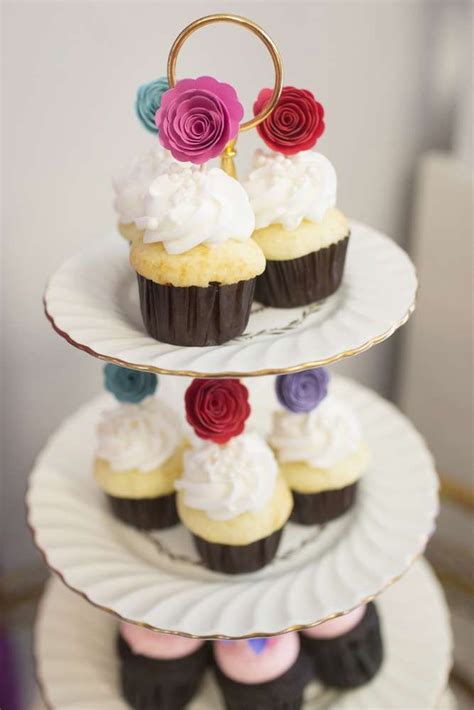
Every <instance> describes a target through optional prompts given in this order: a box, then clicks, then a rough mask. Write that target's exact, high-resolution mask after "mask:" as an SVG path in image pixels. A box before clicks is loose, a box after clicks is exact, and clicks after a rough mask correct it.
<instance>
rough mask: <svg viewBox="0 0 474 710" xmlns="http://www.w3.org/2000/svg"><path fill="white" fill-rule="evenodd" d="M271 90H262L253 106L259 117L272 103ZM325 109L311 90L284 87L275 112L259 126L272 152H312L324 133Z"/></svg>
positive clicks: (263, 138) (289, 153)
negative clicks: (311, 149) (310, 150)
mask: <svg viewBox="0 0 474 710" xmlns="http://www.w3.org/2000/svg"><path fill="white" fill-rule="evenodd" d="M271 96H272V90H271V89H262V90H261V92H260V93H259V95H258V96H257V100H256V101H255V103H254V105H253V111H254V114H255V115H257V114H258V113H260V111H262V110H263V109H264V108H265V106H266V105H267V104H268V103H269V102H270V98H271ZM323 119H324V109H323V107H322V106H321V104H320V103H319V102H318V101H316V99H315V98H314V96H313V94H312V93H311V91H307V90H306V89H295V87H294V86H284V87H283V90H282V92H281V96H280V98H279V100H278V103H277V105H276V106H275V108H274V109H273V111H272V113H271V114H270V115H269V116H268V117H267V118H266V119H265V120H264V121H262V123H260V124H259V125H258V126H257V131H258V133H259V135H260V137H261V138H262V140H264V141H265V143H266V144H267V145H268V147H269V148H271V150H276V151H278V152H279V153H284V154H285V155H294V154H295V153H299V152H300V151H302V150H309V149H310V148H313V147H314V146H315V145H316V141H317V140H318V138H320V137H321V135H322V134H323V131H324V128H325V126H324V120H323Z"/></svg>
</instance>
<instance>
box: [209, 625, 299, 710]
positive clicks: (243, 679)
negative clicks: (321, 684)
mask: <svg viewBox="0 0 474 710" xmlns="http://www.w3.org/2000/svg"><path fill="white" fill-rule="evenodd" d="M214 659H215V665H216V675H217V681H218V684H219V687H220V689H221V691H222V693H223V696H224V701H225V707H226V708H227V710H248V709H249V708H252V710H257V709H258V710H267V708H268V710H298V709H299V708H301V706H302V703H303V692H304V689H305V687H306V685H307V684H308V683H309V682H310V681H311V680H312V677H313V674H312V669H311V662H310V660H309V658H308V657H307V656H306V655H305V654H304V653H303V652H302V651H301V647H300V640H299V637H298V634H297V633H288V634H283V635H281V636H274V637H272V638H268V639H267V638H255V639H248V640H244V639H242V640H236V641H216V642H215V643H214Z"/></svg>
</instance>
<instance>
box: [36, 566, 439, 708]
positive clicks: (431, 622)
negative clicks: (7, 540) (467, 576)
mask: <svg viewBox="0 0 474 710" xmlns="http://www.w3.org/2000/svg"><path fill="white" fill-rule="evenodd" d="M377 605H378V609H379V613H380V618H381V623H382V632H383V637H384V645H385V660H384V663H383V665H382V668H381V670H380V672H379V673H378V675H377V676H376V677H375V678H374V680H373V681H372V682H371V683H369V684H368V685H366V686H364V687H363V688H360V689H357V690H353V691H350V692H347V693H338V692H336V691H332V690H326V689H324V688H323V687H322V686H320V685H317V684H316V683H313V684H312V685H311V686H309V687H308V688H307V691H306V695H305V700H306V702H305V704H304V708H305V710H317V709H319V710H323V709H324V710H329V708H331V709H333V710H343V709H344V710H357V709H358V708H360V709H361V710H362V708H366V709H367V710H368V709H369V708H370V709H371V710H374V709H375V708H377V710H382V709H383V710H389V708H394V709H396V710H400V708H416V710H426V709H427V708H434V707H435V705H436V704H437V701H438V700H439V699H440V696H441V694H442V692H443V690H444V688H445V687H446V683H447V679H448V674H449V669H450V666H451V632H450V628H449V621H448V613H447V609H446V604H445V601H444V598H443V595H442V592H441V590H440V588H439V585H438V583H437V582H436V579H435V578H434V575H433V573H432V572H431V570H430V568H429V566H428V564H427V563H426V562H424V561H422V560H420V561H418V562H417V563H416V564H415V565H414V566H413V568H412V569H411V570H410V571H409V572H408V574H407V575H406V576H405V577H404V578H403V579H402V580H401V581H400V582H398V583H397V584H396V585H394V586H393V587H392V588H391V589H389V590H387V592H386V593H385V594H383V595H382V596H381V597H380V599H379V600H378V601H377ZM116 633H117V622H116V621H115V620H114V619H113V618H112V617H110V616H109V615H108V614H103V613H101V612H100V611H99V610H97V609H94V607H92V606H90V605H89V604H87V603H86V602H85V601H84V600H83V599H80V598H79V597H77V595H74V594H72V593H71V592H70V591H69V590H68V589H66V588H65V587H64V586H63V585H62V584H61V583H60V582H59V581H57V580H51V581H50V583H49V584H48V587H47V590H46V593H45V596H44V597H43V600H42V602H41V605H40V611H39V616H38V620H37V625H36V634H35V656H36V670H37V676H38V680H39V682H40V686H41V688H42V692H43V695H44V697H45V700H46V701H47V703H48V705H49V707H51V708H54V709H55V710H69V709H71V710H72V709H73V708H80V710H98V709H99V708H100V710H126V708H128V705H127V704H126V703H125V701H124V700H122V698H121V697H120V689H119V679H118V661H117V657H116V655H115V650H114V643H115V636H116ZM188 707H189V710H218V709H220V708H222V707H223V706H222V703H221V700H220V695H219V691H218V689H217V687H216V685H215V683H214V680H213V678H212V676H211V674H210V673H209V674H208V676H207V677H206V679H205V682H204V683H203V685H202V687H201V689H200V692H199V695H198V696H197V697H196V698H195V699H194V701H193V702H192V703H190V705H189V706H188Z"/></svg>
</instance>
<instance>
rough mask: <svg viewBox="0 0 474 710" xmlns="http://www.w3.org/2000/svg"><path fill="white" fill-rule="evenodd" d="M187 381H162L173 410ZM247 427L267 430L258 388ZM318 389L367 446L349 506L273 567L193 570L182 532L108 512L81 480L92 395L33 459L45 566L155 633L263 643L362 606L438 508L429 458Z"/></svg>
mask: <svg viewBox="0 0 474 710" xmlns="http://www.w3.org/2000/svg"><path fill="white" fill-rule="evenodd" d="M186 384H187V383H186V382H185V381H184V380H181V379H180V378H178V379H177V378H164V379H163V380H162V381H161V382H160V391H159V396H160V398H162V399H164V400H170V401H173V402H174V405H175V407H177V405H178V403H179V402H182V397H183V391H184V388H185V386H186ZM249 389H250V398H251V402H252V406H253V413H252V417H251V419H250V420H249V424H248V426H249V427H251V426H254V427H255V428H258V429H260V430H261V432H262V433H266V431H267V428H268V424H269V415H270V413H271V411H272V409H273V408H274V406H275V401H274V388H273V383H272V381H271V379H270V378H264V379H261V380H253V381H251V383H250V387H249ZM331 391H333V392H334V393H335V394H336V395H339V396H340V397H342V398H344V399H345V400H346V401H347V402H348V403H350V405H351V406H352V407H353V409H354V411H355V413H356V414H357V415H358V417H359V418H360V421H361V425H362V430H363V435H364V437H365V439H366V441H367V443H368V445H369V447H370V450H371V455H372V460H371V464H370V468H369V470H368V471H367V473H366V475H365V477H364V478H363V479H362V481H361V484H360V490H359V495H358V498H357V501H356V504H355V506H354V508H353V509H352V510H351V511H350V512H349V513H347V514H346V515H345V516H343V517H342V518H340V519H338V520H336V521H333V522H331V523H328V524H326V525H324V526H322V527H320V526H310V527H306V526H298V525H295V524H292V523H290V524H289V525H287V527H286V528H285V530H284V534H283V539H282V544H281V547H280V550H279V553H278V555H277V558H276V559H275V560H274V561H273V562H272V563H271V564H270V565H268V566H267V567H265V568H264V569H263V570H260V571H259V572H256V573H253V574H248V575H239V576H226V575H223V574H217V573H215V572H211V571H209V570H207V569H205V568H204V567H202V566H201V564H200V562H199V558H198V556H197V554H196V552H195V551H194V549H193V545H192V542H191V538H190V536H189V534H188V532H187V531H186V530H185V529H184V528H183V527H182V526H178V527H177V528H174V529H171V530H168V531H162V532H158V533H154V534H153V535H149V534H144V533H141V532H138V531H136V530H134V529H132V528H129V527H127V526H125V525H123V524H121V523H120V522H118V521H117V520H116V519H115V518H113V517H112V515H111V514H110V513H109V511H108V509H107V506H106V502H105V500H104V497H103V495H102V492H101V491H100V490H99V489H98V488H97V487H96V484H95V482H94V480H93V478H92V464H93V456H94V448H95V426H96V423H97V421H98V417H99V414H100V412H101V411H102V410H103V409H104V408H105V407H108V406H111V405H112V398H109V396H108V395H103V396H101V397H98V398H97V399H95V400H93V401H92V402H90V403H89V404H87V405H85V406H84V407H82V408H81V409H80V410H79V411H78V412H77V413H76V414H74V415H73V416H72V417H71V418H70V419H68V420H66V421H65V422H64V424H63V425H62V426H61V427H60V429H59V430H58V431H57V432H56V434H55V435H54V436H53V437H52V438H51V439H50V441H49V443H48V444H47V446H46V448H45V449H44V451H43V452H42V454H41V455H40V457H39V458H38V461H37V463H36V466H35V469H34V471H33V473H32V476H31V479H30V487H29V491H28V495H27V505H28V520H29V525H30V527H31V529H32V531H33V534H34V537H35V542H36V544H37V546H38V547H39V549H40V550H41V551H42V552H43V554H44V556H45V558H46V561H47V563H48V565H49V567H50V568H51V569H52V570H53V571H55V572H56V573H57V574H58V575H59V576H60V577H61V578H62V579H63V581H64V582H65V583H66V584H67V585H68V586H69V587H70V588H71V589H73V590H75V591H77V592H79V593H80V594H82V595H83V596H84V597H86V598H87V599H88V600H89V601H90V602H91V603H92V604H94V605H95V606H98V607H100V608H102V609H104V610H105V611H108V612H110V613H113V614H115V615H116V616H118V617H120V618H122V619H125V620H127V621H132V622H134V623H139V624H143V625H146V626H149V627H151V628H153V629H156V630H159V631H169V632H175V633H179V634H185V635H194V636H202V637H205V638H210V637H217V636H229V637H242V636H253V635H255V636H265V635H274V634H277V633H282V632H283V631H286V630H289V629H294V628H301V627H303V626H309V625H312V624H315V623H317V622H320V621H322V620H325V619H328V618H329V617H332V616H335V615H338V614H341V613H343V612H346V611H348V610H350V609H352V608H354V607H355V606H357V605H359V604H362V603H363V602H366V601H368V600H369V599H370V598H372V597H373V596H374V595H376V594H378V593H379V592H381V591H382V590H383V589H385V588H386V587H387V586H388V585H389V584H391V583H392V582H393V581H395V580H396V579H397V578H398V577H399V576H400V575H402V574H403V573H404V572H405V571H406V570H407V569H408V567H409V566H410V564H411V563H412V562H413V560H414V559H415V558H416V557H417V556H418V555H419V554H421V552H422V551H423V549H424V547H425V545H426V542H427V540H428V538H429V536H430V534H431V532H432V531H433V528H434V520H435V516H436V513H437V508H438V497H437V478H436V474H435V471H434V467H433V461H432V458H431V455H430V454H429V452H428V451H427V449H426V447H425V445H424V443H423V441H422V439H421V437H420V435H419V434H418V433H417V432H416V431H415V430H414V429H413V427H412V425H411V424H410V423H409V421H408V420H407V419H406V418H405V417H404V416H403V415H402V414H400V412H399V411H398V410H397V409H396V408H395V407H394V406H393V405H391V404H390V403H388V402H387V401H385V400H383V399H382V398H381V397H379V396H378V395H376V394H374V393H373V392H372V391H370V390H368V389H366V388H365V387H362V386H360V385H358V384H355V383H354V382H352V381H351V380H346V379H343V378H338V377H334V379H333V381H332V385H331Z"/></svg>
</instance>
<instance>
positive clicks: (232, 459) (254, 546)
mask: <svg viewBox="0 0 474 710" xmlns="http://www.w3.org/2000/svg"><path fill="white" fill-rule="evenodd" d="M186 413H187V419H188V422H189V423H190V424H191V425H192V426H193V428H194V431H195V433H196V434H197V437H199V438H200V439H202V440H201V441H199V440H197V441H196V442H195V444H194V445H193V446H192V447H191V448H190V449H188V450H187V451H186V452H185V455H184V465H183V475H182V477H181V478H179V479H178V480H177V481H176V483H175V488H176V490H177V492H178V493H177V507H178V514H179V517H180V519H181V521H182V522H183V524H184V525H185V526H186V527H187V528H188V530H189V531H190V532H191V533H192V535H193V539H194V542H195V544H196V547H197V549H198V551H199V553H200V556H201V558H202V560H203V562H204V564H205V565H206V566H207V567H209V568H210V569H212V570H215V571H217V572H225V573H227V574H238V573H243V572H253V571H255V570H257V569H260V568H261V567H263V566H265V565H266V564H268V562H270V561H271V560H272V559H273V557H274V556H275V554H276V552H277V549H278V546H279V543H280V539H281V535H282V531H283V527H284V525H285V523H286V521H287V520H288V518H289V517H290V514H291V509H292V506H293V501H292V496H291V493H290V490H289V488H288V486H287V484H286V482H285V480H284V478H283V477H282V476H280V475H278V466H277V463H276V460H275V457H274V455H273V453H272V451H271V449H270V447H269V446H268V445H267V444H266V442H265V441H264V439H263V438H262V437H260V436H259V435H258V434H256V433H253V432H248V433H247V432H245V431H243V430H244V424H245V420H246V419H247V417H248V415H249V413H250V407H249V405H248V392H247V389H246V388H245V387H244V386H243V385H242V384H241V383H240V382H239V381H238V380H194V381H193V383H192V384H191V386H190V387H189V388H188V390H187V392H186Z"/></svg>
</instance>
